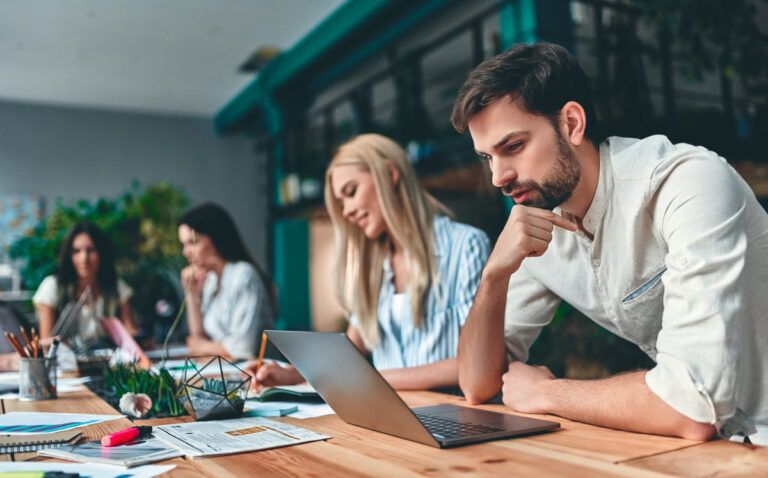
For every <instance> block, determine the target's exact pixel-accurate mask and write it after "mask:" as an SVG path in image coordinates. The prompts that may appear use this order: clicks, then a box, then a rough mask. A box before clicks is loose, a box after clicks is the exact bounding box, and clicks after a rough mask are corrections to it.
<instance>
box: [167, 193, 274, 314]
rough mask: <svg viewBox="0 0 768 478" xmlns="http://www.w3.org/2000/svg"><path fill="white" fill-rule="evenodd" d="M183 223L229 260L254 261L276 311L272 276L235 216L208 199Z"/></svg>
mask: <svg viewBox="0 0 768 478" xmlns="http://www.w3.org/2000/svg"><path fill="white" fill-rule="evenodd" d="M179 224H180V225H181V224H184V225H186V226H189V227H190V228H191V229H193V230H194V231H195V232H198V233H200V234H205V235H206V236H208V237H210V238H211V242H213V247H215V248H216V252H218V253H219V255H220V256H221V257H222V258H223V259H224V260H225V261H227V262H239V261H244V262H248V263H250V264H251V265H252V266H253V267H254V269H256V272H257V273H258V274H259V277H260V278H261V281H262V282H263V283H264V286H265V287H266V288H267V290H268V291H269V293H270V294H269V296H270V301H271V305H272V310H273V311H276V310H277V309H276V306H277V301H276V298H275V289H274V285H273V284H272V281H271V280H270V279H269V276H268V275H267V273H266V272H265V271H264V269H262V268H261V266H260V265H259V263H258V262H256V260H255V259H254V258H253V256H251V253H250V252H248V248H247V247H245V243H244V242H243V238H242V237H241V236H240V232H238V230H237V226H235V221H233V220H232V216H230V215H229V213H228V212H227V211H226V210H225V209H224V208H223V207H221V206H219V205H218V204H215V203H212V202H207V203H203V204H200V205H199V206H196V207H193V208H192V209H189V210H188V211H187V212H185V213H184V214H182V216H181V219H180V220H179Z"/></svg>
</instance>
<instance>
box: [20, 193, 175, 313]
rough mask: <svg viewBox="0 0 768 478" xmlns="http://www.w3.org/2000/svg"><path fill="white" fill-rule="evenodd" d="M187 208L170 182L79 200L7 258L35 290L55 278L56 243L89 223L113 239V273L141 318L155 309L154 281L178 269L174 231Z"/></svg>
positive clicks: (61, 206)
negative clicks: (17, 263)
mask: <svg viewBox="0 0 768 478" xmlns="http://www.w3.org/2000/svg"><path fill="white" fill-rule="evenodd" d="M188 205H189V198H188V196H187V194H186V193H185V192H184V191H183V190H181V189H179V188H178V187H176V186H174V185H172V184H171V183H169V182H159V183H154V184H150V185H149V186H147V187H146V188H142V187H141V186H140V185H139V183H137V182H134V183H133V185H132V186H131V188H130V189H129V190H128V191H126V192H125V193H123V194H121V195H120V196H118V197H117V198H114V199H108V198H99V199H97V200H95V201H87V200H81V201H77V202H76V203H74V204H71V205H67V204H65V203H64V202H63V201H61V200H59V201H57V203H56V206H55V207H54V209H53V211H51V213H50V214H49V215H48V216H47V217H46V218H44V219H43V220H41V221H40V223H38V224H37V226H35V228H34V229H33V230H32V231H30V233H29V234H27V235H26V236H25V237H22V238H21V239H18V240H17V241H16V242H14V243H13V244H11V246H10V255H11V257H13V258H18V259H22V260H23V261H24V267H23V269H22V279H23V281H24V285H25V287H26V288H27V289H28V290H35V289H37V287H38V285H40V282H42V280H43V279H44V278H45V277H46V276H47V275H49V274H53V273H55V272H56V267H57V261H58V256H59V250H60V248H61V242H62V241H63V239H64V238H65V237H66V235H67V234H68V232H69V231H70V229H71V228H72V226H74V225H75V224H76V223H78V222H80V221H90V222H93V223H94V224H96V225H97V226H99V227H100V228H101V229H102V230H103V231H104V232H105V233H106V234H107V235H108V236H109V237H110V238H111V239H112V242H113V244H114V248H115V258H116V266H117V273H118V275H119V276H120V277H121V278H122V279H123V280H125V281H126V282H127V283H128V284H129V285H130V286H131V287H132V288H133V290H134V299H133V302H134V308H135V309H136V312H137V313H138V314H139V316H145V317H146V316H148V315H151V308H152V307H154V303H150V300H149V298H150V297H151V294H152V288H153V287H155V286H156V280H155V279H156V278H158V277H159V276H161V275H162V274H164V273H166V272H167V271H170V270H172V271H178V270H179V269H180V268H181V266H182V264H183V258H182V257H181V249H180V246H179V242H178V236H177V232H176V228H177V224H178V219H179V217H180V216H181V214H182V212H183V211H184V210H185V209H186V208H187V206H188Z"/></svg>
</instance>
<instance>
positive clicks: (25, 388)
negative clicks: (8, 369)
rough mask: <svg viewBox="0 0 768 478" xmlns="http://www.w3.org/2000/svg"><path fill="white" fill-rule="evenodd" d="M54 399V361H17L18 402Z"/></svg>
mask: <svg viewBox="0 0 768 478" xmlns="http://www.w3.org/2000/svg"><path fill="white" fill-rule="evenodd" d="M50 398H56V359H55V358H21V359H19V400H48V399H50Z"/></svg>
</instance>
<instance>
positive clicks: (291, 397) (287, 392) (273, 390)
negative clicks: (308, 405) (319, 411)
mask: <svg viewBox="0 0 768 478" xmlns="http://www.w3.org/2000/svg"><path fill="white" fill-rule="evenodd" d="M255 398H256V399H257V400H259V401H261V402H268V401H285V402H295V401H304V400H317V401H321V400H322V398H320V394H319V393H317V391H316V390H315V389H314V388H313V387H312V385H310V384H308V383H306V382H304V383H300V384H298V385H281V386H279V387H267V388H264V389H263V390H262V391H261V392H259V393H258V394H257V395H256V396H255Z"/></svg>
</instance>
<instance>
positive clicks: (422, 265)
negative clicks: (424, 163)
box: [325, 134, 451, 348]
mask: <svg viewBox="0 0 768 478" xmlns="http://www.w3.org/2000/svg"><path fill="white" fill-rule="evenodd" d="M341 165H354V166H359V167H360V168H361V169H362V170H365V171H368V172H370V173H371V176H372V177H373V183H374V186H375V188H376V197H377V199H378V201H379V205H380V208H381V211H382V216H383V218H384V221H385V222H386V224H387V229H388V231H389V234H391V236H392V237H391V238H390V237H388V236H387V235H382V236H381V237H379V238H377V239H368V238H367V237H366V236H365V234H364V233H363V231H362V229H360V228H359V227H357V226H354V225H352V224H350V222H349V221H348V220H346V219H345V218H344V215H343V211H342V205H341V203H340V201H339V200H338V199H337V198H335V197H334V195H333V190H332V187H331V171H332V170H333V168H334V167H335V166H341ZM393 169H394V170H395V171H396V172H397V173H398V180H397V181H393V180H392V170H393ZM325 206H326V208H327V209H328V213H329V215H330V216H331V221H332V223H333V229H334V235H335V239H336V262H335V264H336V267H335V271H334V276H335V283H336V295H337V297H338V299H339V302H340V303H341V304H342V306H343V307H344V308H346V309H347V310H348V311H351V312H353V313H355V314H356V315H357V317H358V320H359V323H360V330H359V332H360V335H361V336H362V338H363V341H364V342H365V344H366V346H367V347H369V348H371V347H373V346H374V345H376V344H378V343H379V324H378V313H377V309H378V302H379V291H380V290H381V281H382V278H383V270H382V267H383V264H384V260H385V258H386V257H387V255H388V254H389V250H390V249H391V247H392V240H393V239H394V241H396V242H397V243H398V244H400V245H402V247H403V248H404V252H405V263H406V266H407V267H408V284H407V286H406V292H407V293H408V297H409V299H410V305H411V311H412V314H413V321H414V325H415V326H416V327H420V326H421V323H422V315H423V312H424V303H425V301H424V299H425V297H426V294H427V292H428V290H429V287H430V284H436V283H437V268H436V259H435V250H434V234H433V230H432V221H433V218H434V217H435V215H436V214H438V213H444V214H448V215H450V214H451V213H450V211H449V210H448V208H446V207H445V206H444V205H443V204H442V203H440V202H439V201H438V200H437V199H435V198H434V197H432V195H430V194H429V193H428V192H426V191H425V190H424V189H423V188H422V187H421V185H420V184H419V182H418V179H417V177H416V172H415V171H414V170H413V167H412V166H411V163H410V161H409V160H408V156H407V154H406V152H405V151H404V150H403V148H401V147H400V146H399V145H398V144H397V143H396V142H394V141H392V140H391V139H389V138H387V137H385V136H382V135H379V134H363V135H359V136H356V137H355V138H353V139H351V140H350V141H348V142H347V143H345V144H343V145H341V146H340V147H339V149H338V150H337V152H336V154H335V155H334V157H333V159H332V160H331V164H330V165H329V166H328V169H327V170H326V173H325Z"/></svg>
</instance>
